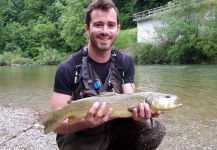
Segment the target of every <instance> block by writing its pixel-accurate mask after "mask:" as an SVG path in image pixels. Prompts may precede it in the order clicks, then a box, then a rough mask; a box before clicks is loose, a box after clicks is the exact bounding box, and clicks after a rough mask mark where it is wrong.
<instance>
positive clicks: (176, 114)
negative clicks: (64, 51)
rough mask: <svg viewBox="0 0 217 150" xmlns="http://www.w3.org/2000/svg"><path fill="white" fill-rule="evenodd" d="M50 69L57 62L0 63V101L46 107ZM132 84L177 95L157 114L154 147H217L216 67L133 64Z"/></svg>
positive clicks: (3, 103) (173, 149)
mask: <svg viewBox="0 0 217 150" xmlns="http://www.w3.org/2000/svg"><path fill="white" fill-rule="evenodd" d="M55 71H56V66H37V67H18V68H17V67H0V105H11V106H21V107H34V108H37V109H40V110H49V108H50V99H51V94H52V88H53V81H54V75H55ZM135 82H136V87H137V91H157V92H163V93H171V94H176V95H178V96H179V97H180V98H181V101H182V103H183V106H182V107H181V108H179V109H177V110H175V111H173V112H167V113H164V114H162V115H161V116H160V118H159V119H160V120H161V121H162V122H163V123H164V124H165V126H166V127H167V138H165V140H164V142H163V144H162V145H161V147H160V148H159V149H165V147H167V148H166V149H171V150H175V149H180V150H181V149H183V150H184V149H215V148H216V147H217V144H216V143H217V65H141V66H139V65H138V66H136V75H135ZM177 141H181V143H182V144H179V143H180V142H179V143H177ZM168 147H170V148H168Z"/></svg>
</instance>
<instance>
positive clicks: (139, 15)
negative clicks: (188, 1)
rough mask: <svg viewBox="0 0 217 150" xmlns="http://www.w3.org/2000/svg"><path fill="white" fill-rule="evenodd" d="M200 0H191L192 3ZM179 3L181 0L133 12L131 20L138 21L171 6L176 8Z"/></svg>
mask: <svg viewBox="0 0 217 150" xmlns="http://www.w3.org/2000/svg"><path fill="white" fill-rule="evenodd" d="M201 1H203V0H193V1H192V3H197V2H201ZM180 5H182V3H181V2H172V3H170V2H169V3H168V4H166V5H164V6H160V7H156V8H153V9H149V10H145V11H142V12H138V13H135V14H133V21H139V20H143V19H148V18H151V17H153V16H154V15H155V14H157V13H159V12H164V11H166V10H169V9H171V8H177V7H179V6H180Z"/></svg>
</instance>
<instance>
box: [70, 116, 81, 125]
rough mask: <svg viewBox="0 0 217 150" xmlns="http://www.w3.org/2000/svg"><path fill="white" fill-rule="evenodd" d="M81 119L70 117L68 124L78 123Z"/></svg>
mask: <svg viewBox="0 0 217 150" xmlns="http://www.w3.org/2000/svg"><path fill="white" fill-rule="evenodd" d="M78 120H79V119H78V118H76V117H74V116H70V117H68V123H74V122H77V121H78Z"/></svg>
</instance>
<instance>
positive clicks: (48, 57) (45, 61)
mask: <svg viewBox="0 0 217 150" xmlns="http://www.w3.org/2000/svg"><path fill="white" fill-rule="evenodd" d="M37 50H38V51H39V55H38V56H37V57H35V58H34V64H40V65H55V64H59V63H60V62H61V61H63V60H65V59H66V57H67V54H66V53H64V52H62V53H61V52H58V51H57V50H56V49H52V48H45V47H44V46H42V47H40V48H37Z"/></svg>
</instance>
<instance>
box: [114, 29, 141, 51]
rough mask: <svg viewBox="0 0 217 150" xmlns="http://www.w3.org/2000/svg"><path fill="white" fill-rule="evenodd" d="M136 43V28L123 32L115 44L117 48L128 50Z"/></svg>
mask: <svg viewBox="0 0 217 150" xmlns="http://www.w3.org/2000/svg"><path fill="white" fill-rule="evenodd" d="M136 42H137V41H136V28H133V29H126V30H121V31H120V33H119V35H118V38H117V40H116V42H115V47H117V48H119V49H127V48H130V47H131V46H132V45H134V44H135V43H136Z"/></svg>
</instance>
